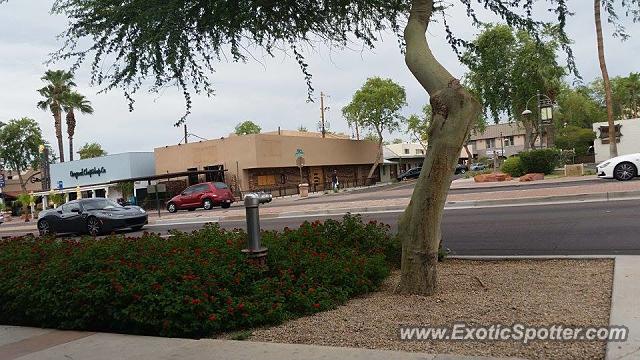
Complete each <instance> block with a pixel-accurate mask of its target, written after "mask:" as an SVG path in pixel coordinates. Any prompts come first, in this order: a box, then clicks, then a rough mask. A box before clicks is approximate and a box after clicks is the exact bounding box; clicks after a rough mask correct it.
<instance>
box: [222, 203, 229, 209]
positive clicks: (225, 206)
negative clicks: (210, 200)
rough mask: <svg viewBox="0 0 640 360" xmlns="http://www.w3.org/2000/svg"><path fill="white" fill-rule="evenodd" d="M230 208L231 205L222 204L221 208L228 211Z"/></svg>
mask: <svg viewBox="0 0 640 360" xmlns="http://www.w3.org/2000/svg"><path fill="white" fill-rule="evenodd" d="M230 207H231V203H222V208H223V209H228V208H230Z"/></svg>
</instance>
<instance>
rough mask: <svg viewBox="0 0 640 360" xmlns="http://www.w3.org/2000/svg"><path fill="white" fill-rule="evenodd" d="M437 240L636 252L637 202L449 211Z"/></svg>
mask: <svg viewBox="0 0 640 360" xmlns="http://www.w3.org/2000/svg"><path fill="white" fill-rule="evenodd" d="M399 215H400V213H399V212H379V213H369V214H365V215H363V218H364V220H366V221H369V220H372V219H375V220H378V221H382V222H385V223H388V224H390V225H392V230H393V231H394V232H395V231H397V227H396V219H397V218H398V216H399ZM339 217H340V216H308V217H296V218H282V219H281V218H276V219H262V221H261V224H262V228H263V229H282V228H284V227H285V226H288V227H290V228H293V227H297V226H299V224H301V223H302V222H303V221H305V220H308V221H313V220H316V219H319V220H323V219H327V218H339ZM202 225H203V224H202V223H176V224H171V225H159V224H157V225H149V226H148V227H147V228H146V229H145V230H147V231H153V232H159V233H163V234H166V233H167V232H168V230H170V229H176V230H181V231H191V230H194V229H197V228H199V227H201V226H202ZM220 225H221V226H223V227H225V228H244V226H245V223H244V221H243V220H234V221H222V222H221V223H220ZM138 234H139V233H131V232H130V233H128V235H133V236H135V235H138ZM3 235H5V234H3ZM443 239H444V246H445V247H447V248H449V249H450V250H451V253H452V254H454V255H607V254H628V255H640V202H638V201H637V200H630V201H611V202H591V203H574V204H558V205H539V206H513V207H495V208H478V209H451V210H446V211H445V215H444V218H443Z"/></svg>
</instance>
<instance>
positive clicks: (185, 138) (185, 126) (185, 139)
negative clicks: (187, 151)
mask: <svg viewBox="0 0 640 360" xmlns="http://www.w3.org/2000/svg"><path fill="white" fill-rule="evenodd" d="M188 142H189V140H187V124H184V143H185V144H186V143H188Z"/></svg>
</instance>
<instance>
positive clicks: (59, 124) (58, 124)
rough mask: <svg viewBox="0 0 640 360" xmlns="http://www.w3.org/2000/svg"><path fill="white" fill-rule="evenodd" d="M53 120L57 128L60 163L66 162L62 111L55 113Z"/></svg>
mask: <svg viewBox="0 0 640 360" xmlns="http://www.w3.org/2000/svg"><path fill="white" fill-rule="evenodd" d="M53 120H54V123H55V126H56V138H58V153H59V155H60V162H61V163H63V162H64V146H63V145H62V114H61V111H60V110H57V111H54V112H53Z"/></svg>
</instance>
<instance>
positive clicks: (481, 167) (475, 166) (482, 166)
mask: <svg viewBox="0 0 640 360" xmlns="http://www.w3.org/2000/svg"><path fill="white" fill-rule="evenodd" d="M486 168H487V166H486V165H485V164H481V163H475V164H471V167H470V168H469V169H470V170H471V171H482V170H484V169H486Z"/></svg>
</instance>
